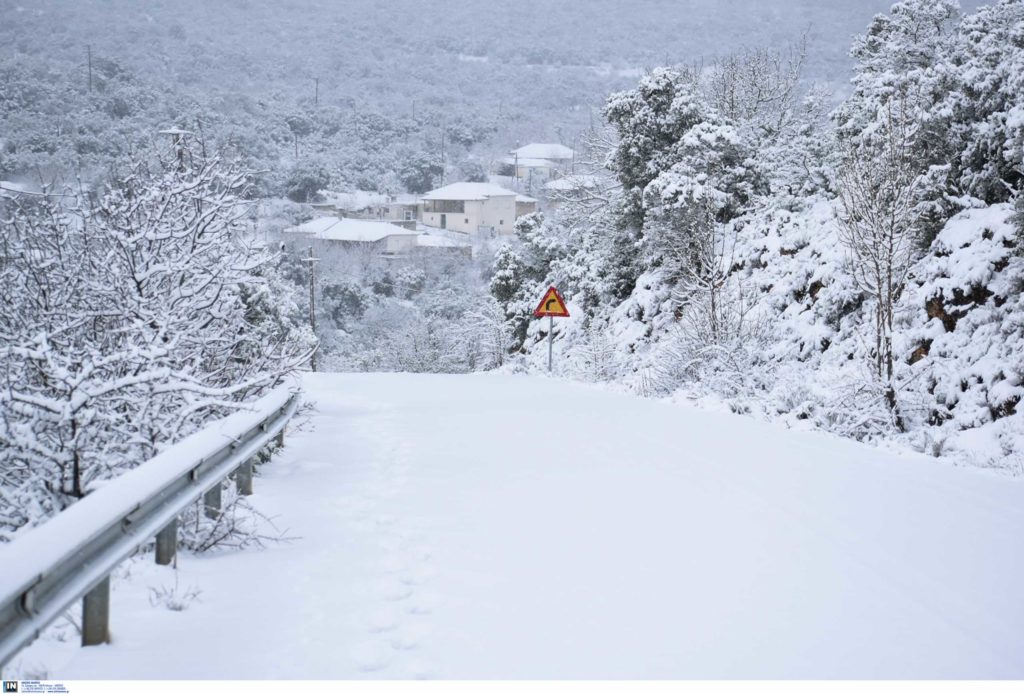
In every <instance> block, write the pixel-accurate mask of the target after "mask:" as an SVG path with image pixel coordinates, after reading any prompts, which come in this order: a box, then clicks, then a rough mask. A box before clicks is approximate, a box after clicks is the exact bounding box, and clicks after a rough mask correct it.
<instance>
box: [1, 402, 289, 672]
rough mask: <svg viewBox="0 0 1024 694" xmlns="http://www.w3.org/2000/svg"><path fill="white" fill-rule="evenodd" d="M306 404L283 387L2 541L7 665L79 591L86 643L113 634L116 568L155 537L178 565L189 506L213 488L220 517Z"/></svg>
mask: <svg viewBox="0 0 1024 694" xmlns="http://www.w3.org/2000/svg"><path fill="white" fill-rule="evenodd" d="M298 405H299V393H298V391H297V389H295V388H294V387H293V386H281V387H280V388H278V389H276V390H274V391H273V392H271V393H270V394H268V395H267V396H265V397H263V398H260V399H259V400H258V401H257V402H256V403H253V404H252V408H251V409H250V410H249V411H244V410H243V411H239V412H236V413H234V414H232V415H230V416H228V417H226V418H224V419H221V420H218V421H217V422H214V423H212V424H211V425H209V426H207V427H206V428H205V429H203V430H202V431H200V432H198V433H196V434H193V435H192V436H189V437H187V438H186V439H184V440H182V441H181V442H179V443H177V444H175V445H174V446H172V447H170V448H169V449H168V450H166V451H164V452H163V453H161V454H159V455H157V456H156V457H155V458H152V459H151V460H149V461H147V462H146V463H143V464H142V465H140V466H139V467H138V468H135V469H133V470H130V471H128V472H126V473H124V474H123V475H121V476H120V477H118V478H116V479H115V480H113V481H111V482H109V483H108V484H106V485H104V486H103V487H101V488H100V489H98V490H96V491H95V492H93V493H91V494H89V495H88V496H86V497H85V498H84V499H82V500H81V501H78V502H77V503H75V504H74V505H72V506H70V507H69V508H67V509H66V510H64V511H62V512H61V513H60V514H58V515H57V516H55V517H54V518H52V519H50V520H49V521H47V522H46V523H44V524H42V525H40V526H39V527H37V528H34V529H32V530H30V531H28V532H26V533H25V534H24V535H21V536H19V537H17V538H15V540H14V541H13V542H11V543H10V544H9V545H7V546H6V547H2V546H0V565H2V566H3V567H4V571H3V572H0V664H5V663H7V662H8V661H9V660H10V659H11V658H12V657H13V656H14V655H16V654H17V653H18V651H20V650H21V649H22V648H24V647H25V646H27V645H28V644H30V643H31V642H32V641H34V640H35V639H36V638H37V637H38V636H39V634H40V632H41V631H42V630H43V629H44V628H45V627H46V626H47V625H49V624H50V623H51V622H52V621H54V620H55V619H56V618H57V617H59V616H60V615H61V614H62V613H63V612H64V611H65V610H66V609H67V608H68V607H69V606H70V605H71V604H72V603H74V602H75V600H78V599H79V598H84V600H83V613H82V645H94V644H99V643H106V642H108V641H109V628H108V624H109V604H110V572H111V571H112V570H113V569H114V568H115V567H116V566H117V565H118V564H119V563H121V562H122V561H123V560H124V559H126V558H127V557H129V556H130V555H131V554H132V553H134V552H135V551H136V550H137V549H138V548H139V547H141V546H142V545H144V544H146V543H147V542H149V540H150V539H151V538H153V537H154V536H155V537H156V538H157V543H156V544H157V552H156V560H157V563H159V564H169V563H170V562H171V561H172V560H173V558H174V555H175V552H176V548H177V519H178V516H179V514H181V512H182V511H184V510H185V508H187V507H188V505H189V504H191V503H193V502H195V501H196V500H197V499H199V497H200V496H204V499H205V507H206V508H205V512H206V515H207V516H210V517H216V516H217V515H218V514H219V513H220V491H221V486H222V483H223V482H224V481H225V479H226V478H227V477H228V475H230V474H231V473H232V472H235V473H236V474H235V483H236V485H237V486H238V490H239V493H241V494H251V493H252V459H253V458H254V457H255V456H256V454H257V453H259V451H260V450H261V449H262V448H263V447H264V446H266V445H267V444H269V443H270V442H271V440H272V439H274V437H278V441H279V443H283V437H284V428H285V425H286V424H287V422H288V420H289V419H290V418H291V416H292V415H293V414H295V411H296V409H297V408H298ZM252 410H255V411H252Z"/></svg>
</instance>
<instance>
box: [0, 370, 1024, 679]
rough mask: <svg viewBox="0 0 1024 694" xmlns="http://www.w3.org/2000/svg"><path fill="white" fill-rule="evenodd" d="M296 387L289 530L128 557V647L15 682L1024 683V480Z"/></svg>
mask: <svg viewBox="0 0 1024 694" xmlns="http://www.w3.org/2000/svg"><path fill="white" fill-rule="evenodd" d="M306 386H307V390H308V399H309V400H310V401H312V402H313V403H315V404H316V411H315V413H313V414H312V415H311V417H310V418H309V419H308V421H306V422H305V423H303V424H301V426H299V427H297V429H293V430H292V431H291V432H290V433H289V436H288V439H287V445H286V448H285V450H284V451H283V453H281V454H280V455H279V456H277V457H275V459H274V460H273V462H272V463H271V464H269V465H267V466H265V467H264V468H262V476H261V477H260V478H259V479H258V480H257V485H256V492H257V493H256V496H254V497H253V501H254V504H255V506H256V507H257V508H258V509H260V510H261V511H263V512H264V513H267V514H269V515H271V516H273V517H274V518H275V523H277V524H278V526H279V528H280V529H281V530H282V531H284V532H285V534H286V535H288V536H291V537H293V538H294V539H293V540H292V541H291V542H289V543H286V544H276V545H271V546H270V547H269V548H268V549H267V550H266V551H262V552H257V551H251V552H242V553H237V554H223V555H220V556H214V557H212V558H196V557H193V556H188V555H186V556H183V557H181V558H180V566H179V569H178V571H177V573H175V572H174V571H173V570H172V569H170V568H166V567H156V566H153V565H151V564H150V563H148V562H144V561H141V560H140V561H138V562H136V563H133V564H130V565H129V566H128V567H127V568H126V570H124V571H122V572H121V577H120V579H119V580H116V581H115V586H114V594H113V611H112V632H113V644H112V645H110V646H105V647H94V648H89V649H79V648H78V647H77V645H76V643H75V641H76V639H75V638H74V634H73V632H72V631H71V629H70V628H69V627H68V626H67V625H64V626H60V625H58V626H57V627H56V628H55V629H54V630H52V632H51V633H50V634H49V635H48V636H47V637H45V638H44V639H43V640H42V641H39V642H37V643H36V644H35V645H33V646H32V647H30V648H29V649H28V650H26V651H25V652H24V653H23V654H22V655H21V656H20V657H19V658H18V659H17V660H16V661H15V663H14V668H13V669H12V671H11V672H10V673H8V672H6V671H5V675H8V676H14V675H15V674H20V676H23V677H29V676H31V675H32V674H35V675H37V676H38V675H48V676H50V677H57V678H62V679H79V678H152V677H156V678H161V677H163V678H201V677H212V678H218V677H229V678H257V679H258V678H353V677H372V678H407V677H443V678H492V677H498V678H561V677H572V678H610V677H630V678H684V677H708V678H714V677H720V678H732V677H757V678H770V677H820V678H830V677H850V678H853V677H856V678H875V677H879V678H891V677H916V678H941V677H965V678H995V677H1000V678H1014V677H1022V676H1024V660H1022V659H1021V657H1020V653H1021V652H1022V649H1024V601H1022V600H1020V576H1021V573H1022V570H1024V559H1022V556H1021V552H1020V543H1021V537H1022V536H1024V512H1022V509H1024V487H1022V486H1021V485H1020V484H1019V483H1017V482H1014V481H1012V480H1008V479H1006V478H1003V477H999V476H997V475H992V474H987V473H983V472H977V471H969V470H963V469H956V468H952V467H947V466H944V465H941V464H936V463H935V462H934V461H933V460H930V459H926V458H924V457H918V456H916V455H906V456H895V455H893V454H891V453H885V452H882V451H879V450H877V449H875V448H870V447H867V446H864V445H861V444H857V443H854V442H851V441H847V440H842V439H839V438H835V437H832V436H828V435H825V434H820V433H813V432H796V431H788V430H786V429H784V428H782V427H781V426H779V425H772V424H765V423H761V422H756V421H754V420H752V419H750V418H746V417H739V416H735V415H730V414H716V413H709V412H705V411H700V410H697V409H693V408H689V407H686V406H682V405H673V404H668V403H665V402H659V401H654V400H649V399H639V398H634V397H632V396H628V395H623V394H619V393H614V392H610V391H607V390H601V389H598V388H595V387H590V386H584V385H578V384H569V383H566V382H563V381H559V380H555V379H546V378H539V377H527V376H497V375H468V376H442V375H406V374H359V375H325V374H320V375H313V376H309V377H307V379H306ZM125 574H129V575H127V577H125ZM175 586H176V592H177V595H178V596H179V597H181V596H182V595H184V594H186V593H188V592H190V590H192V589H195V590H198V591H201V592H200V594H199V597H198V599H197V600H189V599H187V598H185V599H184V600H182V602H183V603H184V604H185V607H186V609H184V610H183V611H174V610H168V609H166V608H165V606H166V605H167V604H168V603H169V602H171V601H168V600H166V599H160V598H159V597H158V596H154V594H153V592H154V589H155V592H161V591H164V590H165V589H175ZM172 592H174V591H173V590H172ZM165 597H166V596H165ZM154 603H155V606H154ZM60 634H64V635H65V637H66V638H67V641H66V642H61V641H59V640H57V637H58V636H59V635H60Z"/></svg>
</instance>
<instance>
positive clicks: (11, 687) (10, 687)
mask: <svg viewBox="0 0 1024 694" xmlns="http://www.w3.org/2000/svg"><path fill="white" fill-rule="evenodd" d="M7 692H12V694H18V683H17V682H12V681H11V680H4V694H6V693H7Z"/></svg>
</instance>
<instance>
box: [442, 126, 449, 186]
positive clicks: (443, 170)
mask: <svg viewBox="0 0 1024 694" xmlns="http://www.w3.org/2000/svg"><path fill="white" fill-rule="evenodd" d="M445 129H446V125H445V122H444V121H443V120H442V121H441V185H442V186H443V185H444V175H445V173H446V170H447V168H448V167H446V166H445V165H444V131H445Z"/></svg>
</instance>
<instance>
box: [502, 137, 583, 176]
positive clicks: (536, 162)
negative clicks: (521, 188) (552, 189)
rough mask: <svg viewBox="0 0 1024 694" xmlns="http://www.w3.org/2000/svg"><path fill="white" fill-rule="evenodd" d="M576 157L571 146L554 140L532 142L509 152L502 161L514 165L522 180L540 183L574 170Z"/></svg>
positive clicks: (515, 172)
mask: <svg viewBox="0 0 1024 694" xmlns="http://www.w3.org/2000/svg"><path fill="white" fill-rule="evenodd" d="M574 157H575V152H573V150H572V148H571V147H566V146H565V145H560V144H558V143H554V142H532V143H530V144H528V145H524V146H523V147H520V148H518V149H514V150H512V151H511V152H509V156H507V157H505V158H504V159H503V160H502V163H503V164H505V165H507V166H511V167H512V175H513V176H515V177H516V178H518V179H519V180H521V181H527V182H530V183H532V184H535V185H539V184H542V183H544V182H545V181H548V180H550V179H552V178H558V177H559V176H562V175H564V174H566V173H568V172H569V171H571V170H572V162H573V158H574Z"/></svg>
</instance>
